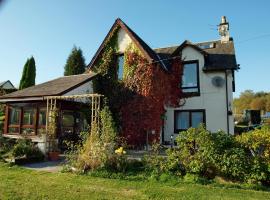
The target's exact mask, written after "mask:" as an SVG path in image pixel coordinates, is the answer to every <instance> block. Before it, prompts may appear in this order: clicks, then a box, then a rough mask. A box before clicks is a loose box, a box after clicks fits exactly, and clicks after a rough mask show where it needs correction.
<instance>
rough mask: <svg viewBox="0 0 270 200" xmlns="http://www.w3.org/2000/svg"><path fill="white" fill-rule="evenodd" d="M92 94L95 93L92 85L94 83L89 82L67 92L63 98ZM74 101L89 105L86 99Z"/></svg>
mask: <svg viewBox="0 0 270 200" xmlns="http://www.w3.org/2000/svg"><path fill="white" fill-rule="evenodd" d="M92 93H94V91H93V83H92V81H89V82H87V83H84V84H82V85H81V86H79V87H77V88H75V89H73V90H71V91H69V92H67V93H66V94H64V95H63V96H70V95H80V94H92ZM74 101H77V102H83V103H87V100H86V99H76V100H74Z"/></svg>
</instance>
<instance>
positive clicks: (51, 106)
mask: <svg viewBox="0 0 270 200" xmlns="http://www.w3.org/2000/svg"><path fill="white" fill-rule="evenodd" d="M101 97H103V95H100V94H81V95H70V96H47V97H45V99H46V100H47V117H46V134H47V135H48V127H49V123H50V121H52V119H51V117H52V116H51V113H52V111H54V110H56V109H57V100H70V101H74V100H78V99H88V100H89V102H90V104H91V105H90V108H91V123H90V124H92V123H93V122H95V123H96V124H97V126H98V128H99V112H100V104H101Z"/></svg>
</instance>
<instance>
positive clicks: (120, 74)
mask: <svg viewBox="0 0 270 200" xmlns="http://www.w3.org/2000/svg"><path fill="white" fill-rule="evenodd" d="M117 62H118V66H117V76H118V80H122V79H123V74H124V54H121V55H118V57H117Z"/></svg>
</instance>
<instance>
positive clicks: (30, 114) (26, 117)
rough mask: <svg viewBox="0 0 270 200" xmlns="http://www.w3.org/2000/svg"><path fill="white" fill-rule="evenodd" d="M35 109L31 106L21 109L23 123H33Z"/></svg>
mask: <svg viewBox="0 0 270 200" xmlns="http://www.w3.org/2000/svg"><path fill="white" fill-rule="evenodd" d="M34 116H35V110H34V109H33V108H25V109H24V110H23V125H33V124H34Z"/></svg>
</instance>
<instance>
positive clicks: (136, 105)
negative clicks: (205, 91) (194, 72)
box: [91, 28, 182, 146]
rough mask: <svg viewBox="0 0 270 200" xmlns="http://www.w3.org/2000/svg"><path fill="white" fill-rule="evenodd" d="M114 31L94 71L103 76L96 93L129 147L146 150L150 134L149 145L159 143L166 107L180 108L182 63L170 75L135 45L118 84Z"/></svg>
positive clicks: (97, 80)
mask: <svg viewBox="0 0 270 200" xmlns="http://www.w3.org/2000/svg"><path fill="white" fill-rule="evenodd" d="M118 30H119V29H118V28H116V29H115V30H113V31H112V32H111V34H110V36H109V38H108V39H107V41H106V42H105V44H104V48H103V50H102V52H101V54H100V55H99V59H98V61H97V62H96V64H95V65H94V67H93V68H92V69H91V70H92V71H94V72H96V73H98V74H99V75H98V76H97V77H96V78H95V80H94V82H93V84H94V85H93V86H94V91H95V92H98V93H101V94H104V95H105V96H106V97H107V103H108V105H109V107H110V109H111V111H112V113H113V117H114V120H115V122H116V124H117V126H118V128H119V132H120V133H121V134H122V135H123V136H124V137H125V138H126V139H127V142H128V144H130V145H134V146H143V145H145V143H146V132H147V131H149V132H150V131H151V132H152V130H154V131H155V134H150V138H149V141H150V142H151V141H153V140H159V136H160V129H161V127H162V125H163V118H164V114H165V107H164V106H178V105H179V102H180V100H181V97H182V93H181V87H180V83H181V77H182V76H181V75H182V67H181V59H180V56H179V57H176V58H174V59H171V60H170V61H169V62H170V66H171V69H170V70H169V71H166V70H164V69H163V68H162V67H161V63H160V62H155V63H149V61H147V60H146V59H145V58H144V56H143V55H142V53H141V52H140V50H139V49H137V48H136V47H135V45H134V44H133V43H132V44H131V45H130V46H129V47H128V48H127V49H126V51H125V54H124V55H125V63H124V78H123V80H121V81H118V80H117V76H116V72H117V67H116V65H117V62H116V61H117V60H116V57H115V56H116V54H117V46H116V45H117V32H118Z"/></svg>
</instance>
